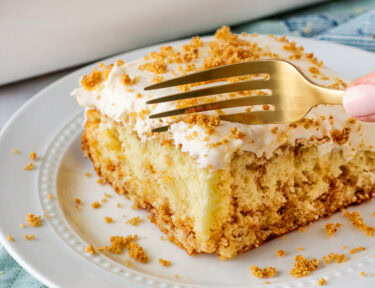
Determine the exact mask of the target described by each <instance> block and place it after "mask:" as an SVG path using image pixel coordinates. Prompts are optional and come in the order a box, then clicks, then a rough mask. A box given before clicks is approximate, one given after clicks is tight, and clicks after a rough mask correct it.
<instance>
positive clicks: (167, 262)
mask: <svg viewBox="0 0 375 288" xmlns="http://www.w3.org/2000/svg"><path fill="white" fill-rule="evenodd" d="M159 263H160V264H161V265H163V266H164V267H169V266H171V264H172V262H171V261H168V260H164V259H162V258H159Z"/></svg>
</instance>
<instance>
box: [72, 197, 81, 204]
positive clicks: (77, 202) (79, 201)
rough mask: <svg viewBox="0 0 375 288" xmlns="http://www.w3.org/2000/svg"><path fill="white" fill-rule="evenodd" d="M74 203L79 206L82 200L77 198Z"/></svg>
mask: <svg viewBox="0 0 375 288" xmlns="http://www.w3.org/2000/svg"><path fill="white" fill-rule="evenodd" d="M74 203H76V204H77V205H80V204H82V200H81V199H79V198H75V199H74Z"/></svg>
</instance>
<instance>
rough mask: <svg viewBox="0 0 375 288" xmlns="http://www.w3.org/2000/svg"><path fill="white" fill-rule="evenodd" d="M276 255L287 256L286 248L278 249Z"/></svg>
mask: <svg viewBox="0 0 375 288" xmlns="http://www.w3.org/2000/svg"><path fill="white" fill-rule="evenodd" d="M276 256H277V257H284V256H285V251H284V250H278V251H277V252H276Z"/></svg>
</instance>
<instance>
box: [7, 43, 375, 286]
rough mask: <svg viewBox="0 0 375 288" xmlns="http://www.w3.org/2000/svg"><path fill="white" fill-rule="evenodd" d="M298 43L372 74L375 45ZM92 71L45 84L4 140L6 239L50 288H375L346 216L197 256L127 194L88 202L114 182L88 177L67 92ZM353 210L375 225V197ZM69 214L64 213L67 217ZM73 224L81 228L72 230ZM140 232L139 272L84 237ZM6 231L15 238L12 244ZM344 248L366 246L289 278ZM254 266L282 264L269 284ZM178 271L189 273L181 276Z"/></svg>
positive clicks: (372, 264) (371, 263)
mask: <svg viewBox="0 0 375 288" xmlns="http://www.w3.org/2000/svg"><path fill="white" fill-rule="evenodd" d="M298 42H299V43H301V44H303V45H304V46H305V48H306V50H308V51H314V52H316V54H317V56H318V57H319V58H322V59H323V60H324V61H325V63H326V64H327V65H328V66H329V67H331V68H333V69H334V70H336V71H339V72H341V74H343V76H346V77H348V78H354V77H357V76H360V75H363V74H365V73H369V72H370V71H371V69H373V67H372V65H371V63H374V61H375V55H374V54H371V53H369V52H364V51H361V50H358V49H354V48H349V47H344V46H339V45H335V44H330V43H325V42H318V41H313V40H305V39H298ZM153 49H155V48H152V47H151V48H148V49H141V50H138V51H134V52H131V53H128V54H125V55H124V57H123V58H124V60H125V61H129V60H130V59H134V58H137V57H140V56H142V55H144V54H145V53H147V52H148V51H150V50H153ZM347 55H351V58H352V59H353V61H355V62H356V63H357V65H355V66H348V65H347V63H345V61H343V59H346V57H347ZM109 62H110V61H109ZM88 70H89V68H85V69H83V70H80V71H77V72H74V73H73V74H71V75H69V76H67V77H65V78H63V79H61V80H60V81H58V82H56V83H55V84H53V85H51V86H50V87H48V88H46V89H45V90H43V91H41V92H40V93H39V94H38V95H37V96H36V97H34V98H33V99H32V100H31V101H30V102H29V103H28V104H26V105H25V106H24V107H23V108H22V109H21V110H19V111H18V113H16V114H15V115H14V116H13V118H12V119H11V120H10V122H8V124H7V125H6V127H4V129H3V131H2V134H1V137H0V159H1V160H2V161H1V164H0V183H1V184H0V185H1V187H0V189H1V191H2V193H0V219H2V221H1V223H0V240H1V242H2V244H3V245H4V246H5V247H6V248H7V250H8V251H9V252H10V253H11V255H12V256H13V257H14V258H15V259H16V260H17V261H18V262H19V263H20V264H21V265H22V266H23V267H24V268H26V269H27V270H28V271H29V272H30V273H31V274H32V275H33V276H35V277H36V278H37V279H39V280H40V281H42V282H43V283H45V284H47V285H48V286H49V287H72V288H75V287H92V288H96V287H173V288H175V287H180V288H182V287H198V286H199V287H260V286H262V287H263V286H264V287H275V288H276V287H290V288H292V287H316V286H317V284H316V283H317V281H318V279H319V278H320V277H322V276H324V277H325V278H326V279H327V281H328V284H327V286H326V287H328V288H334V287H337V288H338V287H342V288H346V287H348V288H349V287H353V286H354V285H356V286H358V287H366V288H367V287H368V288H370V287H373V283H374V278H371V277H369V276H367V277H364V278H362V277H361V276H360V272H361V271H365V272H366V274H367V275H369V274H371V273H374V272H375V258H374V257H372V255H374V253H375V241H374V238H370V237H366V236H364V235H363V234H362V233H361V232H359V231H357V230H355V229H354V228H353V227H352V226H351V224H349V223H348V221H347V220H344V219H343V217H342V215H341V214H337V215H335V216H334V217H332V218H331V219H329V220H322V221H319V222H318V223H316V224H314V225H313V226H312V227H309V228H307V231H306V232H305V233H299V232H294V233H291V234H288V235H287V240H282V239H275V240H273V241H270V242H268V243H267V244H266V245H264V246H263V247H260V248H258V249H255V250H252V251H250V252H248V253H245V254H244V255H241V256H239V257H237V258H235V259H234V260H231V261H219V260H218V259H217V258H216V257H215V256H213V255H202V256H197V257H189V256H187V255H186V254H185V253H184V252H183V251H182V250H180V249H179V248H177V247H175V246H174V245H172V244H169V243H168V242H163V241H161V240H160V235H161V233H160V232H159V231H158V229H156V228H155V227H153V226H152V225H151V224H149V223H148V220H147V219H145V218H146V217H145V214H144V213H143V212H142V211H133V210H131V209H130V206H131V203H129V202H128V201H126V200H123V199H120V197H117V196H114V198H113V199H111V200H110V201H109V202H108V203H105V205H103V207H102V208H101V209H99V210H95V211H94V210H93V209H90V207H89V204H90V203H91V201H94V200H100V199H101V198H103V194H104V192H108V191H111V189H110V187H109V186H100V185H98V184H96V183H95V177H92V178H87V177H85V176H83V174H84V172H85V171H87V170H89V169H90V168H89V167H91V166H90V164H89V162H88V160H83V159H82V157H81V154H80V150H79V149H80V148H79V134H80V133H81V126H80V123H81V119H80V118H79V116H78V115H79V114H80V109H79V107H77V105H76V103H75V101H74V99H73V98H72V97H68V95H69V93H70V91H71V89H72V88H73V87H75V86H76V83H77V79H78V75H80V74H82V73H83V72H87V71H88ZM77 117H78V118H77ZM14 148H16V149H19V150H21V151H22V154H20V155H15V154H12V153H10V151H11V149H14ZM33 150H35V151H37V152H38V154H40V155H41V157H42V159H41V160H40V161H39V162H38V164H37V168H36V169H35V170H33V171H27V172H26V171H23V170H22V167H24V165H26V164H27V163H28V162H29V160H28V153H29V152H30V151H33ZM47 193H51V194H53V195H54V196H55V197H54V199H53V200H50V199H48V198H46V194H47ZM111 194H114V193H113V192H111ZM73 197H80V198H82V199H83V200H84V207H83V208H82V210H80V211H76V210H75V209H74V204H73V203H72V201H71V200H72V198H73ZM59 201H60V202H59ZM117 201H121V202H122V203H124V206H125V208H121V209H120V208H117V207H115V204H116V203H117ZM43 209H48V210H49V211H50V212H49V215H50V218H49V219H47V220H44V223H43V226H42V227H38V228H26V229H24V230H23V229H20V228H19V227H18V225H19V224H20V223H24V222H25V215H26V214H27V213H35V214H37V215H41V214H43ZM116 209H119V210H116ZM352 209H353V208H352ZM355 210H358V211H360V212H361V214H362V215H363V216H364V218H365V221H366V223H369V224H373V223H374V220H373V219H374V218H373V216H371V213H372V212H373V211H374V205H373V203H367V204H364V205H361V206H358V207H355ZM63 211H64V213H65V215H67V217H66V218H65V217H63V216H62V215H63ZM119 211H121V212H119ZM122 213H123V214H126V215H129V217H130V216H133V215H142V216H141V217H142V218H144V219H145V220H144V222H143V223H141V224H140V225H139V226H137V227H131V226H129V225H128V224H123V221H124V220H123V219H121V216H120V214H122ZM78 215H79V216H78ZM103 216H112V217H113V218H114V220H115V223H114V224H113V225H110V224H105V223H104V221H101V220H103V219H102V218H103ZM125 220H126V219H125ZM327 222H341V223H343V224H344V227H343V228H342V229H340V230H339V232H338V233H337V234H336V235H335V237H334V238H332V239H329V238H328V237H327V236H326V235H325V232H324V231H323V225H324V224H325V223H327ZM52 226H54V227H55V228H56V231H55V230H54V229H52ZM73 227H74V228H75V230H76V231H79V233H76V232H74V228H73ZM134 232H136V233H137V234H139V235H140V236H141V239H140V243H141V244H143V245H144V247H145V249H146V250H147V252H148V253H149V255H150V258H151V263H150V264H146V265H141V264H137V265H136V268H135V269H134V270H133V269H129V268H126V267H124V266H119V265H121V264H120V263H123V261H124V260H125V259H127V257H126V256H125V255H123V256H121V260H119V259H116V258H113V259H109V258H106V257H104V256H99V257H91V256H89V255H86V254H85V253H83V252H82V250H83V247H84V246H85V245H87V244H86V243H85V242H86V241H87V242H90V243H94V244H95V243H98V244H102V243H107V242H105V239H107V238H108V237H109V235H111V234H121V235H127V234H129V233H134ZM7 233H10V234H11V235H12V236H13V237H14V238H15V239H16V241H15V242H9V241H6V240H5V239H6V235H7ZM23 233H28V234H30V233H34V234H35V235H36V239H35V240H33V241H26V240H24V239H23V238H22V234H23ZM343 245H347V246H348V247H349V248H354V247H358V246H359V245H363V246H365V247H366V248H367V250H366V251H364V252H362V253H359V254H356V255H353V256H350V261H348V262H346V263H343V264H331V265H328V266H326V265H324V264H321V265H320V267H319V269H318V270H317V271H316V272H314V273H313V274H312V275H311V276H309V277H306V278H302V279H297V280H296V279H293V278H291V277H290V276H289V271H290V269H291V267H292V265H293V258H294V256H295V255H297V254H303V255H305V256H310V257H312V256H313V257H319V258H321V256H323V255H328V254H329V253H330V252H341V253H344V252H345V251H344V250H342V249H341V247H342V246H343ZM298 246H301V247H303V248H304V251H303V252H299V251H297V248H296V247H298ZM278 249H284V250H285V251H286V252H287V255H286V257H284V258H280V259H278V258H276V256H275V253H276V251H277V250H278ZM346 253H347V251H346ZM159 257H162V258H166V259H168V260H172V261H173V266H172V267H170V268H164V267H162V266H161V265H160V264H159V263H158V262H157V259H158V258H159ZM117 261H120V263H118V262H117ZM90 262H91V263H90ZM253 264H256V265H259V266H261V267H264V266H269V265H274V266H276V267H277V268H278V270H279V271H280V274H279V276H277V277H276V278H271V279H269V281H270V282H271V283H272V284H271V285H264V283H265V280H260V279H257V278H255V277H253V276H252V275H251V273H250V271H249V270H248V268H249V266H251V265H253ZM174 274H178V275H179V276H180V277H181V278H179V279H174V278H173V275H174Z"/></svg>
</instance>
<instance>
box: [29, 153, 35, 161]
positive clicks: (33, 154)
mask: <svg viewBox="0 0 375 288" xmlns="http://www.w3.org/2000/svg"><path fill="white" fill-rule="evenodd" d="M29 158H30V160H31V161H35V160H36V158H37V155H36V152H35V151H33V152H31V153H30V154H29Z"/></svg>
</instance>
